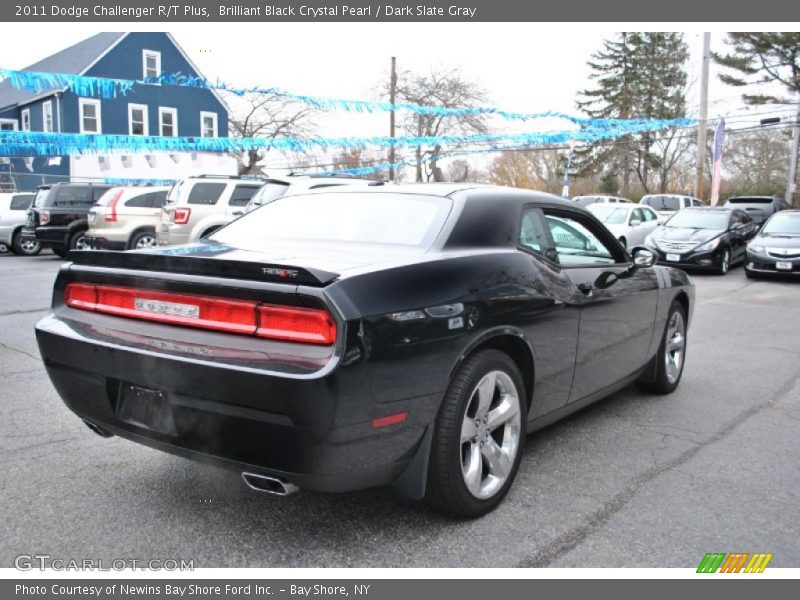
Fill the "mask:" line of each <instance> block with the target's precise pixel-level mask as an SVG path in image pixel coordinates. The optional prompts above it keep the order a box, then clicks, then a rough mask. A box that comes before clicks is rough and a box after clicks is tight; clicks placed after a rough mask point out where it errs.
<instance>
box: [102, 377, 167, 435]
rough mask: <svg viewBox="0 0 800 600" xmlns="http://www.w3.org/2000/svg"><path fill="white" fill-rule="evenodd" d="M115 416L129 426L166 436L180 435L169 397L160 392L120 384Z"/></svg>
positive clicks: (122, 382)
mask: <svg viewBox="0 0 800 600" xmlns="http://www.w3.org/2000/svg"><path fill="white" fill-rule="evenodd" d="M114 414H115V416H116V417H117V418H118V419H119V420H120V421H123V422H125V423H128V424H129V425H136V426H137V427H143V428H145V429H149V430H150V431H155V432H158V433H163V434H166V435H178V430H177V429H176V428H175V421H174V419H173V418H172V408H171V407H170V405H169V399H168V398H167V395H166V394H165V393H164V392H162V391H159V390H151V389H148V388H143V387H140V386H138V385H134V384H132V383H128V382H125V381H121V382H119V391H118V393H117V401H116V403H115V406H114Z"/></svg>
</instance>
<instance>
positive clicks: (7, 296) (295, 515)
mask: <svg viewBox="0 0 800 600" xmlns="http://www.w3.org/2000/svg"><path fill="white" fill-rule="evenodd" d="M61 264H62V261H61V260H60V259H58V258H57V257H56V256H54V255H52V254H50V253H49V252H48V253H43V254H41V255H40V256H37V257H33V258H21V257H15V256H0V405H1V406H2V414H3V419H2V420H0V445H2V458H1V459H0V460H2V463H3V465H2V484H1V485H2V501H0V506H2V513H3V519H2V524H0V565H2V566H4V567H10V566H13V563H14V558H15V557H16V556H17V555H20V554H35V553H38V554H49V555H51V556H54V557H63V558H93V559H103V560H111V559H115V558H137V559H166V558H184V559H193V560H194V565H195V567H343V566H353V567H411V566H414V567H514V566H521V567H544V566H549V567H658V566H671V567H696V566H697V564H698V563H699V562H700V560H701V559H702V557H703V555H704V554H705V553H706V552H757V551H758V552H772V553H773V554H774V558H773V559H772V562H771V566H784V567H800V546H798V544H797V540H798V539H800V518H798V517H800V509H798V498H799V497H800V282H798V283H792V282H776V281H750V280H748V279H746V278H745V276H744V273H743V271H742V269H741V267H738V268H736V269H734V270H733V271H732V272H731V273H730V274H729V275H727V276H725V277H717V276H713V275H696V276H694V281H695V284H696V286H697V304H696V309H695V314H694V321H693V323H692V327H691V329H690V331H689V336H688V340H689V342H688V353H687V363H686V368H685V371H684V375H683V381H682V383H681V385H680V386H679V388H678V390H677V391H676V392H675V393H674V394H672V395H670V396H652V395H648V394H644V393H642V392H639V391H638V390H637V389H636V388H635V387H630V388H627V389H625V390H624V391H622V392H620V393H617V394H615V395H613V396H612V397H610V398H608V399H606V400H603V401H601V402H599V403H597V404H595V405H593V406H592V407H589V408H588V409H585V410H583V411H581V412H579V413H577V414H575V415H573V416H571V417H569V418H567V419H565V420H564V421H561V422H560V423H557V424H555V425H553V426H551V427H549V428H547V429H545V430H543V431H540V432H537V433H535V434H534V435H532V436H530V437H529V438H528V441H527V447H526V450H525V454H524V456H523V460H522V466H521V468H520V472H519V475H518V476H517V480H516V483H515V485H514V486H513V487H512V489H511V492H510V493H509V495H508V497H507V498H506V500H505V502H504V503H503V504H502V505H501V506H500V507H499V508H498V509H497V510H496V511H495V512H493V513H492V514H490V515H488V516H486V517H484V518H481V519H479V520H475V521H464V520H457V519H451V518H448V517H445V516H442V515H440V514H437V513H435V512H433V511H432V510H431V509H429V508H428V507H427V506H426V505H425V504H423V503H414V502H410V501H407V500H403V499H399V498H397V497H395V496H393V495H392V494H391V493H389V492H388V491H386V490H370V491H365V492H359V493H351V494H345V495H339V496H332V495H331V496H327V495H321V494H315V493H310V492H305V491H301V492H300V493H298V494H295V495H293V496H289V497H287V498H280V497H273V496H269V495H265V494H259V493H256V492H253V491H251V490H249V489H248V488H247V487H246V486H245V485H244V483H243V482H242V480H241V478H240V477H239V475H238V474H237V473H235V472H230V471H226V470H222V469H219V468H215V467H209V466H207V465H201V464H197V463H194V462H192V461H189V460H185V459H182V458H177V457H174V456H170V455H167V454H163V453H161V452H158V451H155V450H151V449H148V448H145V447H144V446H139V445H137V444H134V443H132V442H128V441H124V440H120V439H116V438H111V439H103V438H100V437H98V436H97V435H95V434H93V433H92V432H91V431H89V429H88V428H86V426H85V425H83V424H82V423H81V422H80V420H79V419H78V418H77V417H75V416H74V415H73V414H72V413H70V412H69V411H68V410H67V408H66V407H65V406H64V405H63V404H62V402H61V400H60V399H59V397H58V395H57V394H56V392H55V390H54V389H53V387H52V385H51V384H50V381H49V379H48V378H47V375H46V374H45V371H44V368H43V366H42V362H41V359H40V357H39V353H38V350H37V347H36V342H35V339H34V333H33V327H34V324H35V323H36V321H37V320H38V319H39V318H41V317H42V316H43V315H44V314H46V312H47V310H48V306H49V304H50V294H51V289H52V283H53V280H54V277H55V274H56V271H57V270H58V268H59V266H60V265H61Z"/></svg>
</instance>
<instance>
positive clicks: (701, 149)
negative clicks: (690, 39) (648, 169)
mask: <svg viewBox="0 0 800 600" xmlns="http://www.w3.org/2000/svg"><path fill="white" fill-rule="evenodd" d="M710 63H711V33H709V32H706V33H704V34H703V68H702V71H701V75H700V122H699V123H698V124H697V179H695V182H694V197H695V198H699V199H700V200H702V199H703V196H704V195H705V189H704V188H705V183H706V178H705V173H704V172H703V170H704V169H705V164H706V129H707V128H708V125H707V120H708V66H709V64H710Z"/></svg>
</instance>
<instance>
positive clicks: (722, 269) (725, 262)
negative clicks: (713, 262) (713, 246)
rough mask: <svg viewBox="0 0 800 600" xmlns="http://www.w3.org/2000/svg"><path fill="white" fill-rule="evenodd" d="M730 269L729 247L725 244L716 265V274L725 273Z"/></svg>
mask: <svg viewBox="0 0 800 600" xmlns="http://www.w3.org/2000/svg"><path fill="white" fill-rule="evenodd" d="M730 270H731V249H730V248H728V247H727V246H726V247H725V248H723V249H722V256H721V257H720V259H719V264H718V265H717V275H726V274H727V273H728V271H730Z"/></svg>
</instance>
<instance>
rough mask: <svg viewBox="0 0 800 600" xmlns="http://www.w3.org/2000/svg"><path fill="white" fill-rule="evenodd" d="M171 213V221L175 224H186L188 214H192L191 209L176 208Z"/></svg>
mask: <svg viewBox="0 0 800 600" xmlns="http://www.w3.org/2000/svg"><path fill="white" fill-rule="evenodd" d="M173 214H174V216H173V221H174V222H175V224H176V225H186V224H187V223H188V222H189V215H191V214H192V209H191V208H176V209H175V212H174V213H173Z"/></svg>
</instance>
